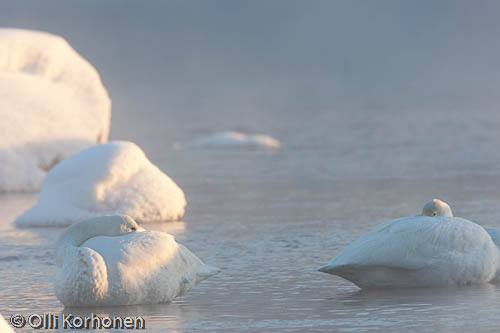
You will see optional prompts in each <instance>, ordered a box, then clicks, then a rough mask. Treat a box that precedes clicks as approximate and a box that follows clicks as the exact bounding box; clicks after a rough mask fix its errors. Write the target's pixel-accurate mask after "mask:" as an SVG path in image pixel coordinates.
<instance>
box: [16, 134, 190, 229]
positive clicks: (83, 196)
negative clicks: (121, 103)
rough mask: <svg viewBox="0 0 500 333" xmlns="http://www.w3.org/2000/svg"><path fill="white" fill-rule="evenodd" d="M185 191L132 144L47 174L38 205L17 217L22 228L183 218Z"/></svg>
mask: <svg viewBox="0 0 500 333" xmlns="http://www.w3.org/2000/svg"><path fill="white" fill-rule="evenodd" d="M185 205H186V198H185V196H184V192H183V191H182V189H181V188H180V187H179V186H177V184H176V183H175V182H174V181H173V180H172V179H171V178H170V177H169V176H167V175H166V174H165V173H163V172H162V171H161V170H160V169H159V168H158V167H156V166H155V165H154V164H152V163H151V162H150V161H149V159H148V158H147V157H146V155H145V154H144V152H143V151H142V150H141V149H140V148H139V147H138V146H137V145H136V144H134V143H132V142H127V141H112V142H109V143H107V144H100V145H95V146H93V147H90V148H88V149H86V150H84V151H82V152H80V153H78V154H75V155H73V156H71V157H70V158H68V159H67V160H64V161H63V162H61V163H59V164H58V165H56V166H55V167H54V168H53V169H52V170H50V172H49V173H48V175H47V177H46V179H45V181H44V184H43V187H42V191H41V192H40V194H39V196H38V201H37V203H36V204H35V205H34V206H33V207H31V208H30V209H29V210H27V211H25V212H24V213H23V214H22V215H21V216H19V217H18V218H17V219H16V221H15V223H16V224H17V225H21V226H32V225H35V226H38V225H60V226H66V225H69V224H71V223H74V222H78V221H83V220H85V219H88V218H91V217H95V216H101V215H114V214H123V215H129V216H131V217H133V218H134V219H135V220H137V221H139V222H141V223H144V222H153V221H166V220H177V219H179V218H181V217H182V216H183V215H184V207H185Z"/></svg>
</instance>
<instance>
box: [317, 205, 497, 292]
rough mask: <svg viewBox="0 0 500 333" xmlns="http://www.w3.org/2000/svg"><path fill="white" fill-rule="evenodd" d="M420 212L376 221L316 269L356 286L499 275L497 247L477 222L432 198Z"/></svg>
mask: <svg viewBox="0 0 500 333" xmlns="http://www.w3.org/2000/svg"><path fill="white" fill-rule="evenodd" d="M422 214H423V215H417V216H412V217H403V218H400V219H396V220H392V221H388V222H386V223H383V224H381V225H379V226H378V227H376V228H375V229H374V230H373V231H371V232H369V233H367V234H365V235H364V236H362V237H361V238H360V239H358V240H357V241H355V242H354V243H352V244H350V245H349V246H347V247H346V248H345V249H343V250H342V251H341V252H340V253H339V254H338V255H337V256H336V257H335V258H334V259H333V260H332V261H331V262H330V263H329V264H328V265H325V266H323V267H320V268H319V271H321V272H325V273H329V274H334V275H338V276H340V277H342V278H344V279H346V280H349V281H351V282H353V283H354V284H356V285H357V286H359V287H360V288H404V287H441V286H459V285H469V284H479V283H486V282H490V281H493V280H495V279H496V278H497V276H500V272H498V273H497V270H498V269H499V264H500V253H499V250H498V248H497V246H496V245H495V243H493V241H492V239H491V237H490V235H489V234H488V232H486V231H485V229H484V228H483V227H481V226H479V225H478V224H476V223H474V222H471V221H468V220H465V219H461V218H458V217H453V214H452V213H451V208H450V207H449V206H448V205H447V204H446V203H444V202H442V201H440V200H437V199H434V200H433V201H431V202H428V203H427V204H426V205H425V206H424V210H423V212H422ZM428 215H430V216H428Z"/></svg>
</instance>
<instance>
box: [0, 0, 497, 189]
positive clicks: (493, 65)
mask: <svg viewBox="0 0 500 333" xmlns="http://www.w3.org/2000/svg"><path fill="white" fill-rule="evenodd" d="M499 10H500V3H498V2H497V1H475V2H470V1H392V0H386V1H352V0H349V1H319V0H317V1H289V0H286V1H233V0H227V1H226V0H214V1H147V2H142V1H141V2H140V1H104V2H103V1H59V0H58V1H55V0H47V1H26V0H18V1H11V2H8V1H0V25H1V26H5V27H17V28H24V29H36V30H43V31H48V32H51V33H55V34H58V35H61V36H63V37H64V38H66V40H67V41H68V42H69V43H70V44H71V45H72V46H73V47H74V48H75V49H76V50H77V51H78V52H79V53H80V54H81V55H82V56H84V57H85V58H86V59H88V60H89V61H90V62H91V63H92V64H93V65H94V66H95V67H96V68H97V70H98V71H99V74H100V75H101V78H102V80H103V82H104V85H105V87H106V88H107V89H108V92H109V94H110V97H111V99H112V101H113V109H112V122H111V139H127V140H131V141H134V142H136V143H138V144H139V145H140V146H141V147H142V148H143V149H144V150H145V151H146V153H147V155H148V156H150V158H151V159H152V160H153V162H155V163H157V164H160V166H164V169H166V170H168V171H170V170H173V171H174V175H177V176H179V177H181V178H180V179H179V180H180V182H181V184H182V183H183V181H184V179H183V177H184V176H185V178H188V177H189V176H190V175H189V174H188V172H191V175H192V174H193V173H204V172H205V173H206V174H203V176H202V177H205V176H207V177H208V176H209V175H208V172H216V171H214V170H215V167H217V166H218V165H220V163H221V161H222V160H226V161H228V163H229V165H230V167H229V171H228V170H225V171H224V174H225V175H226V176H227V177H226V178H224V179H228V181H231V180H230V179H231V178H230V175H234V176H235V177H239V176H240V175H241V174H242V173H245V168H241V166H242V165H244V164H245V163H252V158H250V157H249V158H248V159H244V160H243V161H236V162H237V163H241V165H240V164H237V165H231V164H230V163H231V161H230V160H231V159H232V158H233V157H234V154H233V155H224V156H223V157H222V158H221V156H219V155H208V154H207V155H206V156H204V157H202V158H201V159H200V160H196V159H197V158H198V157H197V156H198V155H196V154H191V155H192V156H190V157H189V158H186V159H184V160H183V158H184V155H180V156H173V157H172V154H174V155H175V152H169V153H168V154H169V156H171V157H172V158H168V157H165V156H166V154H165V150H167V151H170V150H172V147H173V145H174V144H176V143H181V144H185V143H188V142H189V141H190V140H192V138H193V137H196V136H198V135H203V134H209V133H211V132H214V131H221V130H242V131H247V132H262V133H265V134H270V135H272V136H274V137H276V138H277V139H279V140H280V141H282V143H283V146H284V149H285V150H288V151H289V152H290V150H298V151H302V152H301V153H300V154H302V155H300V156H293V157H291V156H290V155H284V156H280V157H276V158H274V159H271V160H267V159H266V161H264V162H263V166H262V168H263V169H262V170H261V171H262V173H267V174H271V175H272V176H273V177H278V178H279V177H282V178H284V181H294V180H295V179H306V180H310V179H320V180H321V179H325V178H328V179H337V180H339V179H340V180H342V179H346V178H352V179H363V177H365V179H368V178H370V177H372V176H376V177H385V178H394V177H397V178H400V179H408V178H422V177H427V176H428V175H438V174H440V173H441V174H444V173H446V174H448V175H450V174H452V175H454V176H457V175H458V176H459V177H465V176H467V175H469V174H470V173H471V172H472V173H475V174H478V173H479V174H492V173H495V174H497V173H498V171H497V170H496V165H498V164H497V163H498V162H500V160H499V158H497V157H496V156H494V155H493V154H492V153H491V152H492V151H494V150H495V149H496V147H497V143H498V142H499V140H500V134H498V135H497V133H496V132H497V129H498V126H500V117H499V116H498V112H497V111H498V110H497V109H498V104H499V103H498V97H497V89H498V88H497V87H498V86H499V83H500V71H498V64H499V59H500V47H499V43H498V36H500V23H499V20H498V17H500V15H499V14H500V11H499ZM313 149H320V151H318V150H315V151H313ZM321 149H322V150H321ZM204 158H207V159H208V160H207V159H205V160H203V159H204ZM276 159H279V160H280V161H279V162H277V161H276ZM207 161H209V162H207ZM444 161H447V163H445V162H444ZM233 162H234V161H233ZM269 163H275V164H276V163H277V165H276V166H275V168H274V169H273V170H270V169H269V165H270V164H269ZM187 164H192V165H200V166H201V165H203V164H204V165H203V166H201V167H200V169H193V168H190V167H186V165H187ZM167 166H168V167H167ZM450 166H451V169H454V170H450ZM201 169H203V170H201ZM208 169H210V170H212V171H206V170H208ZM188 170H189V171H188ZM231 170H234V171H231ZM231 172H234V173H233V174H231ZM241 176H242V177H243V175H241ZM248 177H254V174H253V172H250V173H248ZM274 179H277V178H274ZM219 181H220V180H219Z"/></svg>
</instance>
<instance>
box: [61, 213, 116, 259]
mask: <svg viewBox="0 0 500 333" xmlns="http://www.w3.org/2000/svg"><path fill="white" fill-rule="evenodd" d="M102 229H103V224H102V221H92V220H88V221H86V222H85V223H77V224H74V225H72V226H70V227H68V228H67V229H66V230H65V231H64V232H63V233H62V235H61V236H60V237H59V240H58V241H57V245H56V263H57V266H62V263H63V260H64V256H65V254H66V253H67V252H68V251H70V250H71V249H74V248H77V247H79V246H80V245H82V244H83V243H85V242H86V241H87V240H89V239H90V238H92V237H96V236H99V235H103V234H106V233H105V232H103V230H102Z"/></svg>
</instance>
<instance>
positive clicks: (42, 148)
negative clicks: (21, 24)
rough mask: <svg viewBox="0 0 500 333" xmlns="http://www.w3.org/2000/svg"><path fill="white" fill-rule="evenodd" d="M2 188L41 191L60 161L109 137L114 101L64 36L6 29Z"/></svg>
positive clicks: (0, 47)
mask: <svg viewBox="0 0 500 333" xmlns="http://www.w3.org/2000/svg"><path fill="white" fill-rule="evenodd" d="M0 115H1V118H2V121H1V122H0V163H1V164H2V168H1V169H0V192H16V191H36V190H38V189H40V186H41V185H42V182H43V178H44V177H45V175H46V173H47V171H48V170H49V169H50V168H51V167H52V166H53V165H55V164H56V163H58V162H59V161H61V160H63V159H65V158H67V157H69V156H71V155H73V154H74V153H76V152H78V151H80V150H82V149H85V148H87V147H89V146H91V145H93V144H95V143H96V142H97V143H101V142H106V141H107V138H108V132H109V123H110V115H111V101H110V99H109V97H108V95H107V92H106V89H105V88H104V87H103V85H102V83H101V80H100V78H99V75H98V73H97V71H96V70H95V69H94V67H92V65H91V64H89V63H88V62H87V61H86V60H85V59H83V58H82V57H81V56H80V55H78V53H76V52H75V50H73V48H71V46H70V45H69V44H68V43H67V42H66V41H65V40H64V39H63V38H61V37H58V36H55V35H51V34H48V33H44V32H39V31H29V30H18V29H0Z"/></svg>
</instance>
